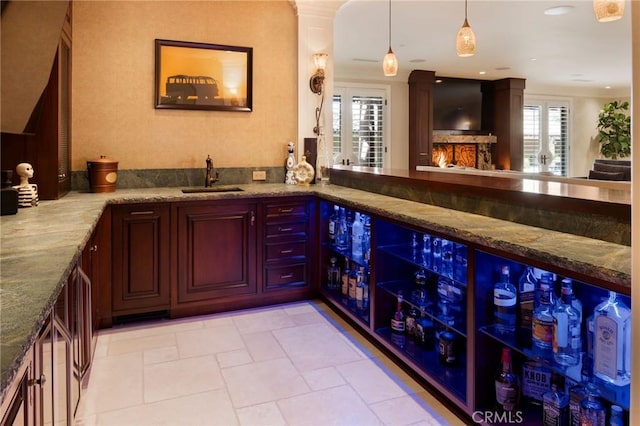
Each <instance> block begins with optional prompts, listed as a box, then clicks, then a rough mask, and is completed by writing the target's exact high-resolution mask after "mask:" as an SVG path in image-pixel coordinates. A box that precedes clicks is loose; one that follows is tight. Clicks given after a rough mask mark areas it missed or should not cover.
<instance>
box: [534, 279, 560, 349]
mask: <svg viewBox="0 0 640 426" xmlns="http://www.w3.org/2000/svg"><path fill="white" fill-rule="evenodd" d="M552 277H553V275H551V274H550V273H547V272H545V273H543V274H542V276H541V277H540V283H539V284H540V305H539V306H538V307H536V308H535V309H534V310H533V321H532V324H531V331H532V333H531V334H532V336H531V338H532V341H533V351H534V353H535V354H536V355H538V356H541V357H543V358H551V356H552V345H553V305H554V304H555V294H554V292H553V283H552V281H551V280H552Z"/></svg>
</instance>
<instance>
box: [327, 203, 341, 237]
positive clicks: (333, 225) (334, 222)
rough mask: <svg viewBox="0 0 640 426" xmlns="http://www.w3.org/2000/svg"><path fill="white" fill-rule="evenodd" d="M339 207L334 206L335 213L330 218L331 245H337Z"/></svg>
mask: <svg viewBox="0 0 640 426" xmlns="http://www.w3.org/2000/svg"><path fill="white" fill-rule="evenodd" d="M338 217H339V214H338V206H337V205H335V204H334V205H333V212H332V213H331V216H329V243H331V244H335V243H336V232H337V230H338Z"/></svg>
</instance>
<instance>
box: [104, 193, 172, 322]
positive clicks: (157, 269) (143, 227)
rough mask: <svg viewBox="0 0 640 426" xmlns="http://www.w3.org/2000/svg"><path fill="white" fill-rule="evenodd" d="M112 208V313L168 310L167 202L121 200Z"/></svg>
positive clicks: (168, 214) (169, 253)
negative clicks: (122, 203) (120, 203)
mask: <svg viewBox="0 0 640 426" xmlns="http://www.w3.org/2000/svg"><path fill="white" fill-rule="evenodd" d="M111 209H112V210H111V218H112V227H111V229H112V250H111V252H112V263H113V266H112V294H111V296H112V304H111V314H112V315H113V316H114V317H115V316H124V315H130V314H139V313H145V312H155V311H162V310H165V311H166V310H168V309H169V305H170V279H171V276H170V273H171V251H170V245H169V244H170V243H169V241H170V230H171V226H170V225H171V224H170V222H169V220H170V211H171V209H170V206H169V204H153V203H151V204H145V203H141V204H124V205H114V206H112V208H111Z"/></svg>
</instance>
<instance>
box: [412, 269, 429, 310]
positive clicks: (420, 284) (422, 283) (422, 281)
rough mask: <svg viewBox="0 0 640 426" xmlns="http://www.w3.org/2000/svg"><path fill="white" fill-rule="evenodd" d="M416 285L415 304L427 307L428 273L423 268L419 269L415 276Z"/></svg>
mask: <svg viewBox="0 0 640 426" xmlns="http://www.w3.org/2000/svg"><path fill="white" fill-rule="evenodd" d="M413 282H414V284H415V299H416V300H415V302H416V303H417V304H418V306H420V307H426V306H427V273H426V272H425V270H424V269H423V268H420V269H418V270H417V271H416V272H415V273H414V274H413Z"/></svg>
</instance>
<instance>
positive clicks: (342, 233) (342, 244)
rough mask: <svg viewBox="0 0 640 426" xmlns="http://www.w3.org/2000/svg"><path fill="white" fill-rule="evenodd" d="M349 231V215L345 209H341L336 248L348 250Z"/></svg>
mask: <svg viewBox="0 0 640 426" xmlns="http://www.w3.org/2000/svg"><path fill="white" fill-rule="evenodd" d="M347 232H348V229H347V213H346V211H345V208H344V207H340V209H339V216H338V229H337V231H336V247H338V248H339V249H340V250H346V249H347V247H348V246H349V244H348V243H349V235H348V233H347Z"/></svg>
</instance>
